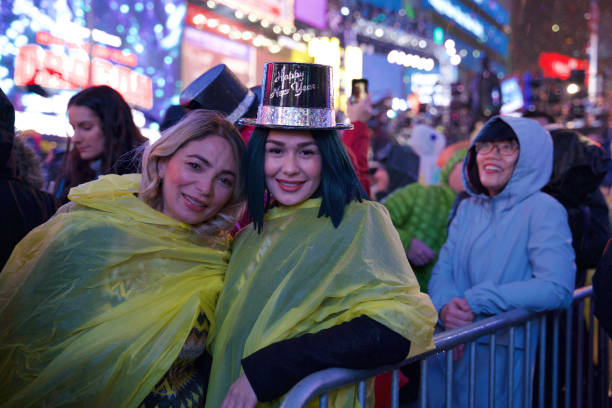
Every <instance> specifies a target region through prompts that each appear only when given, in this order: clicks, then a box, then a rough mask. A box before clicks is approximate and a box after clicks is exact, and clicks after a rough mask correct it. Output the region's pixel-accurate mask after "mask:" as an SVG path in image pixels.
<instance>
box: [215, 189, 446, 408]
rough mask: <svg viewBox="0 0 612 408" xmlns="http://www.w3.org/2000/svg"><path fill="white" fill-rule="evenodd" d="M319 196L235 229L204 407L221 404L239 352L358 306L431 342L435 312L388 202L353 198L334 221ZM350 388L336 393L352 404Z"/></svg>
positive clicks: (317, 327) (334, 319) (416, 341)
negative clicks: (258, 228) (259, 224)
mask: <svg viewBox="0 0 612 408" xmlns="http://www.w3.org/2000/svg"><path fill="white" fill-rule="evenodd" d="M320 205H321V200H320V199H311V200H308V201H306V202H304V203H302V204H300V205H297V206H294V207H281V208H275V209H272V210H270V211H268V213H267V215H266V217H265V221H264V227H263V231H262V233H261V234H257V232H255V231H254V229H253V228H252V226H249V227H247V228H245V229H243V230H242V231H241V232H240V234H239V235H238V236H237V237H236V241H235V242H234V248H233V252H232V259H231V261H230V265H229V267H228V271H227V274H226V276H225V285H224V288H223V291H222V292H221V295H220V297H219V302H218V304H217V310H216V312H215V313H216V318H217V322H218V325H217V326H216V328H215V329H214V333H211V335H210V337H209V340H210V341H211V342H212V350H213V366H212V367H213V368H212V372H211V380H210V383H209V387H208V396H207V400H206V406H207V407H211V408H213V407H219V406H220V405H221V402H222V401H223V399H224V398H225V396H226V394H227V391H228V388H229V387H230V385H231V384H232V383H233V382H234V381H235V380H236V379H237V378H238V377H239V376H240V374H241V373H242V371H241V364H240V360H241V359H242V358H244V357H246V356H249V355H250V354H252V353H253V352H255V351H257V350H260V349H261V348H263V347H266V346H268V345H270V344H272V343H275V342H278V341H281V340H285V339H289V338H293V337H297V336H299V335H301V334H305V333H314V332H318V331H321V330H323V329H326V328H329V327H332V326H334V325H338V324H340V323H343V322H346V321H349V320H351V319H353V318H356V317H358V316H360V315H367V316H369V317H371V318H372V319H374V320H376V321H378V322H380V323H382V324H384V325H385V326H387V327H389V328H391V329H393V330H394V331H396V332H397V333H399V334H401V335H403V336H404V337H406V338H407V339H409V340H410V341H411V342H412V345H411V348H410V355H414V354H417V353H420V352H422V351H424V350H426V349H429V348H433V347H434V344H433V341H432V336H433V328H434V325H435V323H436V321H437V315H436V311H435V309H434V308H433V305H432V304H431V301H430V300H429V297H428V296H427V295H425V294H423V293H420V292H419V284H418V282H417V280H416V278H415V276H414V274H413V272H412V270H411V268H410V265H409V264H408V261H407V260H406V255H405V253H404V250H403V249H402V244H401V242H400V239H399V236H398V234H397V231H396V230H395V229H394V228H393V225H392V224H391V221H390V219H389V215H388V213H387V210H386V209H385V208H384V207H383V206H382V205H380V204H378V203H374V202H370V201H367V202H362V203H358V202H353V203H351V204H349V205H348V206H347V207H346V209H345V214H344V218H343V219H342V222H341V223H340V225H339V226H338V228H334V227H333V225H332V223H331V221H330V219H329V218H327V217H321V218H317V214H318V211H319V207H320ZM352 388H353V389H354V387H352ZM350 392H352V391H350ZM350 392H349V391H347V392H344V393H341V395H336V396H331V397H330V402H332V405H333V406H353V405H355V403H354V396H353V395H352V394H351V393H350ZM279 403H280V401H275V402H273V403H271V404H261V405H259V406H264V405H265V406H277V405H278V404H279Z"/></svg>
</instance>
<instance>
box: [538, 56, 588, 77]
mask: <svg viewBox="0 0 612 408" xmlns="http://www.w3.org/2000/svg"><path fill="white" fill-rule="evenodd" d="M538 65H539V66H540V68H542V74H543V75H544V76H545V77H548V78H561V79H569V77H570V76H571V74H572V70H576V69H581V70H584V71H585V72H588V70H589V62H588V61H587V60H581V59H577V58H572V57H569V56H567V55H562V54H557V53H554V52H542V53H540V57H539V58H538Z"/></svg>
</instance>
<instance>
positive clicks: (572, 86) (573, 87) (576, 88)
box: [567, 83, 580, 95]
mask: <svg viewBox="0 0 612 408" xmlns="http://www.w3.org/2000/svg"><path fill="white" fill-rule="evenodd" d="M579 91H580V87H579V86H578V85H577V84H574V83H571V84H569V85H568V86H567V93H568V94H570V95H574V94H576V93H578V92H579Z"/></svg>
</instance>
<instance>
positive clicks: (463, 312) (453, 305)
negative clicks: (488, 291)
mask: <svg viewBox="0 0 612 408" xmlns="http://www.w3.org/2000/svg"><path fill="white" fill-rule="evenodd" d="M440 320H441V321H442V324H444V330H451V329H456V328H457V327H463V326H467V325H468V324H470V323H472V322H473V321H474V313H472V309H470V305H468V302H467V301H466V300H465V299H464V298H459V297H456V298H452V299H451V301H450V302H448V303H447V304H446V305H444V306H443V307H442V309H440Z"/></svg>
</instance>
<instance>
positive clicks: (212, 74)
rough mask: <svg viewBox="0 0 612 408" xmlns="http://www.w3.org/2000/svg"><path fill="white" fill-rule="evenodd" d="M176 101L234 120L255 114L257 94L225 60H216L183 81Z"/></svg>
mask: <svg viewBox="0 0 612 408" xmlns="http://www.w3.org/2000/svg"><path fill="white" fill-rule="evenodd" d="M180 104H181V106H183V107H185V108H189V109H209V110H214V111H218V112H221V113H223V114H225V116H226V119H227V120H229V121H230V122H232V123H236V121H237V120H238V119H240V118H241V117H243V116H253V115H255V112H256V108H257V97H256V95H255V94H254V93H253V92H252V91H251V90H249V88H247V87H246V86H244V85H243V84H242V82H240V80H239V79H238V77H237V76H236V75H235V74H234V73H233V72H232V71H231V70H230V69H229V68H228V67H227V66H226V65H225V64H220V65H217V66H214V67H212V68H211V69H209V70H208V71H206V72H205V73H203V74H202V75H200V76H199V77H198V78H196V79H195V80H194V81H193V82H192V83H190V84H189V85H187V87H186V88H185V89H184V90H183V92H181V96H180Z"/></svg>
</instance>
